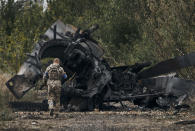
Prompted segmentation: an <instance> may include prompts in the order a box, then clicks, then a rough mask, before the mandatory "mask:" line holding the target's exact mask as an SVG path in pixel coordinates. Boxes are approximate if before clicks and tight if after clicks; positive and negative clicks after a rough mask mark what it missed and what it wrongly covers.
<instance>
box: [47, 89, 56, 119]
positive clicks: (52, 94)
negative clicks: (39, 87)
mask: <svg viewBox="0 0 195 131" xmlns="http://www.w3.org/2000/svg"><path fill="white" fill-rule="evenodd" d="M54 99H55V92H54V90H53V87H52V85H48V105H49V110H50V115H51V116H52V115H53V112H54V106H55V101H54Z"/></svg>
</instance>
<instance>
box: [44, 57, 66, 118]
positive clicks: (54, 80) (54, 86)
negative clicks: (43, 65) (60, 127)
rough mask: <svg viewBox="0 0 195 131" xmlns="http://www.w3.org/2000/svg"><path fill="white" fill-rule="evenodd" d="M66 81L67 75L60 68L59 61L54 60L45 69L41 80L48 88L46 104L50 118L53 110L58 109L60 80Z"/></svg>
mask: <svg viewBox="0 0 195 131" xmlns="http://www.w3.org/2000/svg"><path fill="white" fill-rule="evenodd" d="M62 77H63V78H64V79H66V78H67V75H66V73H65V72H64V69H63V68H62V67H60V59H58V58H55V59H54V60H53V64H51V65H50V66H48V67H47V69H46V71H45V74H44V75H43V80H44V82H45V83H46V82H47V86H48V104H49V110H50V116H53V114H54V110H55V111H56V109H57V108H58V109H60V102H59V101H60V92H61V87H62V84H61V78H62Z"/></svg>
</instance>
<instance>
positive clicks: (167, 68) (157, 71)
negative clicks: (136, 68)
mask: <svg viewBox="0 0 195 131" xmlns="http://www.w3.org/2000/svg"><path fill="white" fill-rule="evenodd" d="M194 58H195V52H193V53H190V54H188V55H184V56H179V57H176V58H174V59H169V60H166V61H163V62H160V63H158V64H157V65H155V66H152V67H151V68H149V69H146V70H144V71H142V72H140V73H139V74H138V78H139V79H145V78H149V77H154V76H158V75H161V74H165V73H170V72H174V71H176V70H179V69H181V68H185V67H189V66H194V65H195V59H194Z"/></svg>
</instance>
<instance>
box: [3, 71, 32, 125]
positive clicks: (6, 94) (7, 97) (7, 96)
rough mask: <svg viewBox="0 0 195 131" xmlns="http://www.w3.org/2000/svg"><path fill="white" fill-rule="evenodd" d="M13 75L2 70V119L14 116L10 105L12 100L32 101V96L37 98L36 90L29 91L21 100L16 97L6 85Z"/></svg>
mask: <svg viewBox="0 0 195 131" xmlns="http://www.w3.org/2000/svg"><path fill="white" fill-rule="evenodd" d="M11 77H12V76H11V75H10V74H7V73H2V72H0V121H1V120H11V119H12V118H13V117H14V115H13V113H12V112H13V111H12V109H10V108H9V107H8V103H9V102H10V101H32V98H34V99H36V91H35V90H31V91H29V92H28V93H27V94H26V95H25V96H24V97H23V98H22V99H20V100H18V99H16V98H15V97H14V96H13V94H12V93H11V92H10V91H9V89H8V88H7V87H6V85H5V83H6V82H7V81H8V80H9V79H10V78H11Z"/></svg>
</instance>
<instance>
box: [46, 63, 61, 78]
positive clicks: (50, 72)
mask: <svg viewBox="0 0 195 131" xmlns="http://www.w3.org/2000/svg"><path fill="white" fill-rule="evenodd" d="M64 74H65V72H64V69H63V68H62V67H60V65H58V64H51V65H50V66H48V67H47V69H46V71H45V73H44V75H43V80H44V81H47V80H61V78H62V76H63V75H64Z"/></svg>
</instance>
